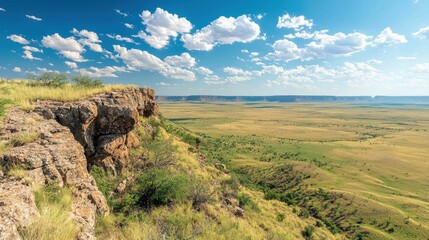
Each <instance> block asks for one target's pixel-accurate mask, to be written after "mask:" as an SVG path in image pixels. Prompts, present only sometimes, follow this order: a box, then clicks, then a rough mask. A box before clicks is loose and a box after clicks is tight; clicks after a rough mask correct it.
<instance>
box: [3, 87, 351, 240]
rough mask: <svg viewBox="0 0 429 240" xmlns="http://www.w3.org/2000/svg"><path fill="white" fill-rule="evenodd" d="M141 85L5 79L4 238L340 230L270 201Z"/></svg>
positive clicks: (293, 234) (288, 235)
mask: <svg viewBox="0 0 429 240" xmlns="http://www.w3.org/2000/svg"><path fill="white" fill-rule="evenodd" d="M154 99H155V94H154V91H153V90H151V89H148V88H136V87H124V86H113V87H111V86H106V87H102V86H97V87H91V88H89V87H82V86H76V85H72V84H68V85H65V86H63V87H61V88H58V87H52V86H45V85H38V84H33V82H31V81H30V82H10V81H3V82H1V83H0V114H1V115H2V118H3V123H2V124H1V126H0V132H1V133H2V134H1V159H0V166H1V169H0V202H1V204H0V222H1V224H0V239H76V238H77V239H95V238H98V239H300V238H306V239H313V238H314V239H341V238H344V236H343V235H342V234H340V233H337V234H333V233H331V231H330V230H329V229H328V228H327V227H325V226H324V225H325V224H324V223H322V222H321V221H319V220H317V219H315V218H313V217H311V216H309V215H308V214H305V211H304V210H303V209H302V208H300V207H299V206H293V207H292V206H288V205H287V204H285V203H283V202H281V201H278V200H275V199H270V200H269V199H267V198H266V196H264V194H263V193H262V192H260V191H258V190H256V189H251V188H248V187H245V186H243V185H242V184H241V183H242V180H241V179H240V178H239V177H238V175H236V174H235V173H234V172H232V171H230V169H228V167H227V166H226V165H225V164H223V162H222V160H221V159H218V158H216V157H212V156H208V155H206V154H205V153H204V152H200V149H199V143H200V140H197V139H200V137H199V136H197V135H195V134H194V133H192V132H189V131H187V130H186V129H184V128H182V127H180V126H178V125H176V124H174V123H172V122H170V121H169V120H167V119H165V118H163V117H162V116H161V115H160V114H161V113H162V109H161V110H159V109H158V105H157V103H156V102H155V101H154Z"/></svg>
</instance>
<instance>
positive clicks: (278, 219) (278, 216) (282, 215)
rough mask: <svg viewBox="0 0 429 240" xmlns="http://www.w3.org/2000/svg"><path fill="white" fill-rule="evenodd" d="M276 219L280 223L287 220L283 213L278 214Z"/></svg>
mask: <svg viewBox="0 0 429 240" xmlns="http://www.w3.org/2000/svg"><path fill="white" fill-rule="evenodd" d="M276 219H277V221H279V222H283V220H285V215H284V214H283V213H277V217H276Z"/></svg>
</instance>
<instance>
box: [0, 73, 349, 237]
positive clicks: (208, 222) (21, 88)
mask: <svg viewBox="0 0 429 240" xmlns="http://www.w3.org/2000/svg"><path fill="white" fill-rule="evenodd" d="M124 87H125V86H106V87H102V88H90V89H88V88H82V87H76V86H74V85H71V84H70V85H66V86H64V87H62V88H52V87H42V86H28V85H27V84H26V83H25V81H1V82H0V117H4V115H5V114H7V108H9V107H13V106H19V107H23V108H26V109H31V108H32V107H33V102H34V101H36V100H59V101H73V100H78V99H81V98H84V97H88V96H91V95H93V94H96V93H101V92H107V91H111V90H112V89H117V88H124ZM173 125H174V124H173ZM139 131H140V133H142V132H145V130H144V129H138V130H137V131H136V135H139ZM159 135H160V138H162V139H168V140H169V141H172V142H173V144H174V146H175V147H176V152H175V156H176V160H177V162H176V164H175V166H174V167H172V168H168V169H169V171H170V172H171V173H172V174H173V175H174V174H178V172H186V173H187V174H188V175H189V176H190V177H192V178H194V177H198V178H201V179H204V181H205V182H206V183H208V184H207V185H208V186H209V187H210V188H211V189H212V190H215V196H216V197H214V198H213V199H212V201H210V202H207V203H206V204H204V208H202V209H200V210H196V209H195V208H194V207H193V206H192V204H191V202H190V201H189V200H185V201H180V202H177V203H174V204H173V203H172V204H167V205H164V206H159V207H156V208H152V209H150V210H138V211H135V212H133V214H130V215H127V213H124V212H120V211H114V213H112V214H111V215H110V216H108V217H101V216H100V217H98V219H97V235H98V237H99V238H100V239H166V238H168V239H185V238H186V239H187V238H193V239H299V238H303V234H302V231H303V230H304V229H306V228H308V227H309V226H316V225H318V224H317V223H316V220H315V219H314V218H311V217H309V218H305V219H304V218H301V217H299V216H298V215H297V212H296V211H298V210H299V208H298V210H295V209H292V208H291V207H288V206H287V205H286V204H284V203H282V202H279V201H267V200H264V199H263V194H262V193H261V192H258V191H254V190H249V189H247V188H245V187H239V190H238V191H239V194H240V196H247V198H248V200H247V204H245V205H243V208H244V210H245V214H244V216H243V217H236V216H234V214H233V213H232V211H231V209H226V208H225V206H224V205H225V203H224V202H222V201H221V199H220V195H221V194H222V193H221V192H222V191H224V189H222V187H221V186H220V182H225V181H227V182H228V181H230V180H231V178H232V177H231V175H229V174H225V173H223V172H222V171H220V170H218V169H216V168H214V167H213V166H212V165H211V164H209V165H206V164H205V163H203V162H201V161H200V160H199V159H198V158H197V156H196V154H194V153H192V152H190V150H192V146H190V145H188V144H187V143H185V142H183V141H182V140H181V139H180V138H179V137H177V136H174V135H172V134H169V133H167V132H166V131H164V130H163V129H161V133H160V134H159ZM146 150H147V149H146ZM140 151H142V147H139V148H137V149H136V150H133V154H134V155H138V154H141V152H140ZM143 151H144V149H143ZM127 174H128V175H129V174H132V170H129V171H126V172H125V173H124V174H123V175H120V176H112V175H109V174H105V173H102V174H101V175H102V176H103V178H104V179H103V180H108V181H104V182H101V183H100V182H99V181H100V178H99V176H100V174H99V175H97V176H98V178H97V180H98V183H99V184H100V185H99V187H100V188H101V189H102V190H104V193H106V196H108V198H109V202H110V203H112V202H113V201H114V200H112V199H111V197H109V194H108V193H109V192H108V191H107V190H112V189H114V188H116V186H117V184H118V183H119V182H120V181H121V180H123V179H124V178H125V177H126V176H127ZM235 194H237V193H234V195H235ZM235 197H237V196H235ZM117 199H119V200H126V199H123V198H121V197H119V198H116V200H117ZM232 200H233V201H234V202H236V203H238V202H239V200H238V199H236V198H234V197H232ZM36 201H37V205H38V208H39V209H40V211H41V220H40V221H39V222H37V223H34V224H33V225H31V226H30V227H29V228H27V229H23V230H21V234H22V236H23V237H24V239H50V238H52V237H54V238H58V239H74V238H75V236H76V232H77V230H76V226H75V225H74V223H73V221H72V220H71V219H70V215H69V211H70V191H69V190H68V189H58V188H55V187H54V186H48V187H47V188H44V189H39V190H37V191H36ZM116 204H118V202H116ZM119 204H120V202H119ZM311 236H313V237H315V238H316V239H339V238H342V236H341V235H338V234H337V235H336V236H334V235H332V234H331V233H330V232H329V231H328V230H327V229H326V228H324V227H323V226H320V225H319V226H318V227H314V232H313V233H312V234H311Z"/></svg>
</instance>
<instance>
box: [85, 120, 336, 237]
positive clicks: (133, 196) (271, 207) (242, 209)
mask: <svg viewBox="0 0 429 240" xmlns="http://www.w3.org/2000/svg"><path fill="white" fill-rule="evenodd" d="M140 124H141V125H140V126H139V128H138V129H136V130H135V131H134V134H135V135H136V136H138V138H139V140H140V142H141V144H140V146H139V147H138V148H136V149H134V150H133V152H132V157H131V159H130V166H129V168H127V169H126V170H125V171H124V172H123V173H122V174H121V175H119V176H114V175H112V174H111V173H108V172H105V171H104V170H103V169H100V168H97V167H94V168H92V170H91V174H92V175H93V176H94V177H95V179H96V182H97V185H98V186H99V188H100V189H101V191H102V192H103V193H104V194H105V196H106V197H107V199H108V201H109V205H110V206H111V210H112V214H111V215H109V216H107V217H102V216H100V217H99V218H98V219H97V228H96V231H97V236H98V237H99V238H100V239H299V238H307V239H312V238H314V237H316V239H334V238H339V237H341V235H338V236H333V235H332V234H331V233H330V232H329V231H328V230H327V229H326V228H324V227H323V226H322V225H320V224H318V223H317V221H316V220H315V219H314V218H312V217H308V218H302V217H299V216H298V213H293V209H292V208H290V207H288V206H287V205H286V204H284V203H281V202H279V201H268V200H265V199H264V198H263V194H262V193H260V192H258V191H252V190H249V189H247V188H244V187H242V186H241V185H240V183H239V181H238V179H237V178H236V177H235V176H234V175H231V174H230V173H229V172H228V170H227V169H225V168H223V167H222V165H220V164H214V161H210V160H208V159H205V158H204V156H203V155H201V154H199V153H198V150H197V147H196V145H195V143H196V141H195V137H194V134H192V133H190V132H189V131H186V130H185V129H183V128H181V127H180V126H177V125H176V124H174V123H172V122H169V121H168V120H165V119H162V121H159V120H157V119H154V118H151V119H142V121H141V123H140ZM124 180H125V181H126V182H127V185H126V187H125V188H120V189H119V188H118V186H120V185H121V183H123V182H124Z"/></svg>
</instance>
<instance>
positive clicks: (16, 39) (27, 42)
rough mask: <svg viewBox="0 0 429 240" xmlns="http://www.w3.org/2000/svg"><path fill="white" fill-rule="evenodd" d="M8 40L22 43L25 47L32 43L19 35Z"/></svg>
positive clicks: (14, 35) (11, 36) (8, 37)
mask: <svg viewBox="0 0 429 240" xmlns="http://www.w3.org/2000/svg"><path fill="white" fill-rule="evenodd" d="M6 38H7V39H10V40H11V41H14V42H17V43H21V44H24V45H25V44H29V43H30V42H29V41H28V40H27V39H25V38H23V37H21V36H19V35H16V34H12V35H9V36H7V37H6Z"/></svg>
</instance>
